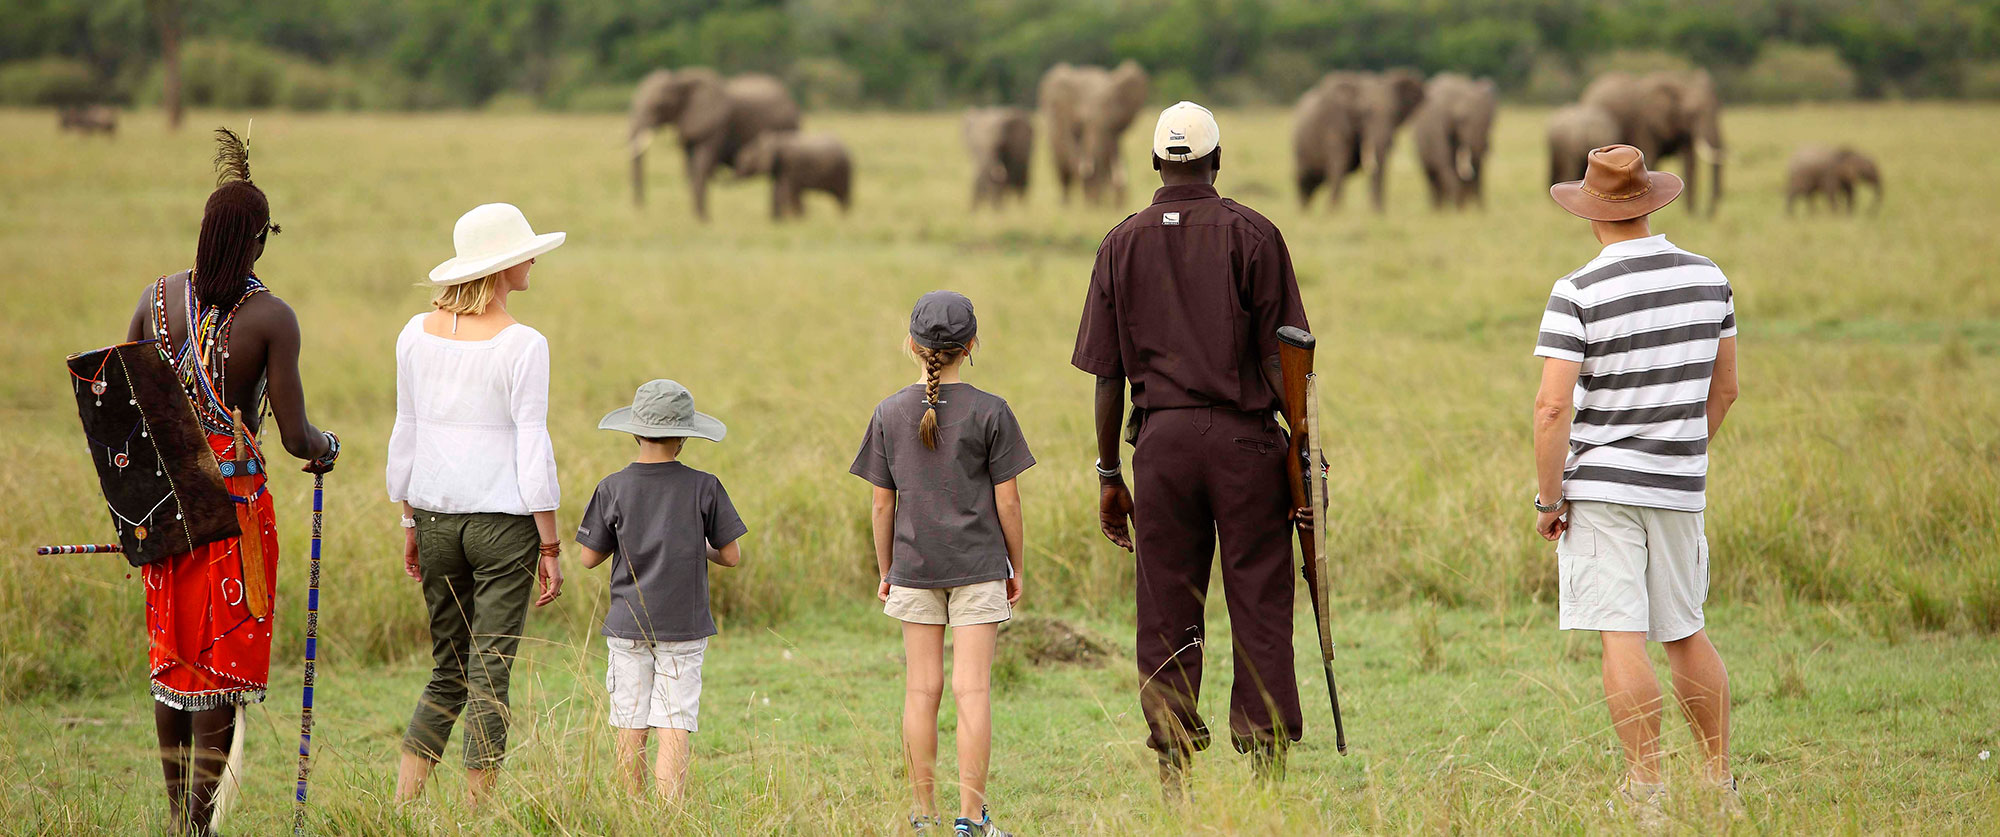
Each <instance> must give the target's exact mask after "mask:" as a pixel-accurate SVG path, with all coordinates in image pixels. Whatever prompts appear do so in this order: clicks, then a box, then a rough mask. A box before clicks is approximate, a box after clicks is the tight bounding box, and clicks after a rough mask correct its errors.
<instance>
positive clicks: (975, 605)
mask: <svg viewBox="0 0 2000 837" xmlns="http://www.w3.org/2000/svg"><path fill="white" fill-rule="evenodd" d="M882 612H883V613H886V614H889V615H890V616H894V617H896V618H897V619H901V620H903V621H905V622H914V623H916V624H919V625H950V626H952V627H954V628H957V627H963V626H965V625H986V624H990V623H993V622H1005V621H1007V620H1008V619H1010V618H1013V616H1014V609H1013V608H1012V607H1011V606H1009V605H1008V604H1007V582H1006V581H1004V580H1002V581H982V582H979V583H977V584H967V585H965V586H962V587H940V588H923V587H898V586H891V587H890V588H889V601H888V602H886V603H884V604H883V605H882Z"/></svg>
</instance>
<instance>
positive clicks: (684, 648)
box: [604, 636, 708, 732]
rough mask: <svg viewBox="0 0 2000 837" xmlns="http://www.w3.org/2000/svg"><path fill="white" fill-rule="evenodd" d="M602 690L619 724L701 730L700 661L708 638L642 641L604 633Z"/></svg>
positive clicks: (627, 726)
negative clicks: (606, 655)
mask: <svg viewBox="0 0 2000 837" xmlns="http://www.w3.org/2000/svg"><path fill="white" fill-rule="evenodd" d="M604 640H605V644H606V645H608V646H610V650H611V653H610V660H609V664H608V665H607V666H606V667H605V670H604V690H605V691H606V692H608V693H610V696H611V725H612V726H614V727H617V728H619V729H647V728H649V727H650V728H654V729H684V730H687V731H688V732H698V731H700V730H701V723H700V719H701V660H702V657H703V655H705V654H707V653H708V639H707V638H706V637H704V638H702V639H690V640H683V641H673V642H665V641H663V642H646V641H644V640H637V639H620V638H618V637H615V636H614V637H605V638H604Z"/></svg>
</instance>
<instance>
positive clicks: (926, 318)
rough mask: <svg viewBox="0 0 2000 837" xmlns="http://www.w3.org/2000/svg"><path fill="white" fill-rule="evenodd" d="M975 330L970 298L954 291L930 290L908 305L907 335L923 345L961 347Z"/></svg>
mask: <svg viewBox="0 0 2000 837" xmlns="http://www.w3.org/2000/svg"><path fill="white" fill-rule="evenodd" d="M978 334H979V318H978V317H975V316H973V314H972V300H970V299H966V298H965V294H962V293H959V292H957V291H931V292H930V293H927V294H924V295H923V296H921V297H918V298H917V306H916V307H915V308H912V309H910V339H912V340H915V341H917V345H919V346H922V347H924V348H926V349H962V348H965V346H966V344H968V343H971V342H972V338H973V337H975V336H977V335H978Z"/></svg>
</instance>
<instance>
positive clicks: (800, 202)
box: [736, 131, 854, 221]
mask: <svg viewBox="0 0 2000 837" xmlns="http://www.w3.org/2000/svg"><path fill="white" fill-rule="evenodd" d="M736 170H737V172H739V173H741V174H743V175H745V176H756V175H766V174H768V175H770V176H771V217H772V218H773V219H774V220H779V221H782V220H785V219H786V218H801V217H804V216H805V212H806V206H805V193H806V192H825V193H827V194H829V195H832V196H833V199H834V200H836V201H839V202H840V211H841V212H842V213H843V214H844V213H846V212H847V208H848V203H849V199H850V198H851V196H852V189H853V185H854V164H853V162H852V161H850V160H849V159H848V156H847V146H846V145H843V144H842V143H841V141H840V138H838V137H835V136H833V135H831V134H801V133H798V132H796V131H767V132H765V133H764V134H762V135H761V136H759V137H757V139H755V140H752V141H751V143H750V145H748V146H747V147H745V148H744V149H743V152H742V153H741V154H738V155H737V157H736Z"/></svg>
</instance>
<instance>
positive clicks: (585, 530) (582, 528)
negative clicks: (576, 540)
mask: <svg viewBox="0 0 2000 837" xmlns="http://www.w3.org/2000/svg"><path fill="white" fill-rule="evenodd" d="M576 533H577V534H579V535H588V534H590V527H588V526H578V527H576Z"/></svg>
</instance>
